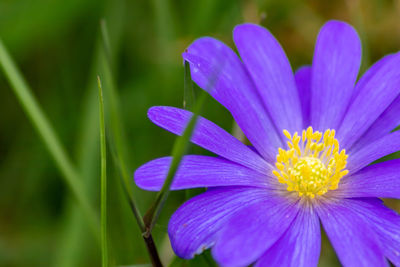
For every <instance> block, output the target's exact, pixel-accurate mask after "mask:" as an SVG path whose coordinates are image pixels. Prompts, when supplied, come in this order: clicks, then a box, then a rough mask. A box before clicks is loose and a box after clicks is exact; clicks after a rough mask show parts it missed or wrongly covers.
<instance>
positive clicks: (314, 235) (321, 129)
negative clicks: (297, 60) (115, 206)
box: [135, 21, 400, 266]
mask: <svg viewBox="0 0 400 267" xmlns="http://www.w3.org/2000/svg"><path fill="white" fill-rule="evenodd" d="M233 39H234V41H235V44H236V47H237V49H238V52H239V54H240V57H241V59H242V60H240V59H239V57H238V56H237V55H236V53H235V52H233V51H232V50H231V49H230V48H229V47H228V46H226V45H225V44H223V43H222V42H220V41H218V40H216V39H213V38H209V37H205V38H200V39H198V40H196V41H195V42H194V43H193V44H191V45H190V46H189V48H188V49H187V51H186V52H185V53H184V54H183V58H184V59H185V60H187V61H188V62H190V64H191V72H192V78H193V80H194V81H195V82H196V83H197V84H198V85H199V86H200V87H201V88H203V89H204V88H205V87H206V86H207V83H208V81H209V80H210V79H211V77H212V75H213V73H215V71H216V70H217V69H218V68H222V70H221V71H220V72H219V75H218V79H217V81H216V83H215V84H214V88H212V90H211V91H210V94H211V95H212V96H213V97H214V98H215V99H216V100H217V101H218V102H220V103H221V104H222V105H223V106H225V107H226V108H227V109H228V110H229V111H230V112H231V114H232V116H233V118H234V119H235V121H236V122H237V123H238V125H239V126H240V128H241V129H242V130H243V132H244V134H245V135H246V137H247V138H248V140H249V141H250V142H251V144H252V146H253V147H254V149H253V148H249V147H248V146H246V145H244V144H243V143H241V142H240V141H239V140H237V139H236V138H235V137H233V136H232V135H230V134H229V133H228V132H226V131H225V130H223V129H221V128H219V127H218V126H217V125H215V124H214V123H212V122H210V121H208V120H206V119H204V118H200V119H199V121H198V123H197V126H196V130H195V132H194V134H193V136H192V139H191V141H192V142H193V143H195V144H197V145H199V146H201V147H203V148H205V149H207V150H209V151H211V152H213V153H215V154H216V155H218V157H209V156H199V155H187V156H185V157H184V159H183V161H182V163H181V166H180V167H179V170H178V172H177V174H176V176H175V180H174V182H173V184H172V189H173V190H179V189H185V188H195V187H207V188H208V190H207V192H205V193H203V194H200V195H198V196H196V197H194V198H192V199H190V200H189V201H187V202H186V203H184V204H183V205H182V206H181V207H180V208H179V209H178V210H177V211H176V212H175V213H174V214H173V216H172V218H171V220H170V223H169V227H168V233H169V236H170V240H171V244H172V247H173V249H174V251H175V252H176V254H177V255H178V256H180V257H182V258H186V259H189V258H192V257H193V256H194V255H195V254H198V253H201V252H202V251H203V250H204V249H207V248H210V247H212V255H213V257H214V258H215V260H216V261H217V262H218V263H219V264H221V265H222V266H245V265H248V264H251V263H255V266H317V263H318V258H319V254H320V245H321V234H320V232H321V229H320V222H321V223H322V226H323V228H324V229H325V231H326V233H327V235H328V237H329V239H330V241H331V243H332V245H333V247H334V249H335V250H336V253H337V255H338V257H339V260H340V261H341V263H342V264H343V265H344V266H387V264H388V262H387V261H388V260H389V261H391V262H392V263H394V264H395V265H397V266H400V216H399V215H398V214H396V212H394V211H392V210H390V209H388V208H387V207H385V206H384V205H383V203H382V201H381V200H380V199H379V198H400V171H399V170H400V160H398V159H395V160H390V161H386V162H383V163H377V164H374V165H369V164H370V163H371V162H373V161H375V160H377V159H379V158H381V157H383V156H385V155H388V154H390V153H393V152H395V151H398V150H400V132H391V131H392V130H393V129H394V128H395V127H396V126H397V125H399V123H400V115H399V114H400V95H399V93H400V67H399V66H400V53H397V54H392V55H388V56H386V57H384V58H382V59H381V60H379V61H378V62H377V63H375V64H374V65H373V66H372V67H371V68H370V69H369V70H368V71H367V72H366V73H365V74H364V75H362V76H361V78H360V79H359V80H358V81H357V82H356V80H357V75H358V71H359V67H360V61H361V44H360V40H359V37H358V35H357V33H356V32H355V30H354V29H353V28H352V27H351V26H349V25H348V24H346V23H343V22H339V21H330V22H328V23H326V24H325V25H324V26H323V27H322V29H321V31H320V33H319V35H318V39H317V42H316V46H315V52H314V59H313V62H312V65H311V66H306V67H302V68H300V69H299V70H298V71H297V72H296V73H295V74H294V75H293V72H292V69H291V66H290V64H289V61H288V59H287V58H286V55H285V53H284V51H283V50H282V48H281V46H280V45H279V43H278V42H277V41H276V39H275V38H274V37H273V36H272V35H271V33H269V32H268V31H267V30H266V29H264V28H262V27H260V26H257V25H253V24H243V25H239V26H237V27H236V28H235V29H234V32H233ZM221 66H222V67H221ZM191 115H192V114H191V113H190V112H188V111H185V110H182V109H178V108H174V107H152V108H151V109H150V110H149V112H148V116H149V118H150V119H151V120H152V121H153V122H154V123H155V124H157V125H159V126H160V127H162V128H165V129H166V130H168V131H170V132H172V133H174V134H178V135H179V134H182V132H183V130H184V128H185V126H186V124H187V122H188V120H189V118H190V117H191ZM170 162H171V158H170V157H165V158H159V159H156V160H153V161H151V162H148V163H146V164H145V165H143V166H141V167H140V168H139V169H138V170H137V171H136V173H135V181H136V184H137V185H138V186H139V187H141V188H143V189H146V190H154V191H156V190H159V189H160V188H161V186H162V184H163V182H164V180H165V177H166V174H167V171H168V168H169V164H170Z"/></svg>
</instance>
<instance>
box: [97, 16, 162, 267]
mask: <svg viewBox="0 0 400 267" xmlns="http://www.w3.org/2000/svg"><path fill="white" fill-rule="evenodd" d="M101 33H102V34H101V36H102V41H103V51H104V57H105V60H104V62H103V68H104V78H105V80H106V82H107V85H108V86H106V93H107V95H108V99H109V107H110V115H111V117H110V126H111V127H110V129H111V137H112V138H111V139H109V141H110V144H111V146H110V147H111V152H112V155H113V158H114V162H115V163H116V165H117V167H118V169H119V171H120V174H121V183H122V188H123V190H124V192H125V195H126V197H127V200H128V203H129V206H130V207H131V210H132V213H133V215H134V217H135V219H136V222H137V224H138V226H139V228H140V231H141V232H142V234H143V239H144V241H145V244H146V248H147V251H148V253H149V256H150V259H151V261H152V264H153V266H156V267H160V266H162V264H161V260H160V257H159V255H158V252H157V249H156V246H155V244H154V241H153V238H152V236H151V234H145V233H146V232H147V231H146V229H147V228H146V226H145V223H144V220H143V217H142V215H141V213H140V211H139V209H138V206H137V204H136V203H135V199H134V198H133V192H132V186H131V184H130V181H131V176H130V174H129V172H128V171H127V168H126V164H125V162H126V161H125V153H124V147H125V146H126V143H127V142H126V140H125V135H124V131H123V125H122V122H121V121H120V118H121V116H120V114H119V101H118V95H117V92H116V85H115V79H114V76H113V73H112V66H111V65H112V61H111V53H110V48H111V47H110V41H109V37H108V36H109V34H108V30H107V25H106V21H105V20H102V21H101Z"/></svg>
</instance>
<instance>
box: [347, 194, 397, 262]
mask: <svg viewBox="0 0 400 267" xmlns="http://www.w3.org/2000/svg"><path fill="white" fill-rule="evenodd" d="M346 201H349V202H351V206H352V207H353V208H355V209H356V210H357V212H359V213H360V214H361V215H362V216H363V217H364V218H365V221H367V222H368V224H369V225H370V227H371V228H372V229H374V230H375V232H376V233H377V236H378V237H379V240H380V241H381V243H382V244H383V251H384V253H385V256H386V257H387V258H388V259H389V260H390V261H391V262H392V263H393V264H394V265H395V266H400V216H399V214H397V213H396V212H395V211H393V210H391V209H389V208H387V207H385V205H383V203H382V201H381V200H380V199H377V198H368V199H367V198H362V199H349V200H346Z"/></svg>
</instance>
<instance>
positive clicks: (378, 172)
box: [334, 159, 400, 198]
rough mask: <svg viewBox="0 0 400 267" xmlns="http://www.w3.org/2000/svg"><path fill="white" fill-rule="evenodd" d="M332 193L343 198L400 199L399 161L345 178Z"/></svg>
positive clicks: (388, 162) (377, 165)
mask: <svg viewBox="0 0 400 267" xmlns="http://www.w3.org/2000/svg"><path fill="white" fill-rule="evenodd" d="M334 192H335V194H337V195H340V196H343V197H383V198H400V159H394V160H389V161H386V162H382V163H377V164H374V165H371V166H368V167H366V168H364V169H362V170H361V171H359V172H357V173H355V174H353V175H351V176H349V177H345V178H344V179H342V180H341V182H340V185H339V188H338V189H337V190H335V191H334Z"/></svg>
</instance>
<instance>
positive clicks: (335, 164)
mask: <svg viewBox="0 0 400 267" xmlns="http://www.w3.org/2000/svg"><path fill="white" fill-rule="evenodd" d="M283 133H284V134H285V136H286V137H287V138H288V139H289V141H288V142H287V144H288V146H289V149H288V150H284V149H282V148H279V150H278V155H277V157H276V163H275V166H276V168H277V169H276V170H274V171H273V174H274V175H275V176H276V177H277V178H278V181H279V182H280V183H282V184H286V185H287V190H288V191H296V192H298V194H299V196H300V197H302V196H306V197H310V198H314V197H315V196H316V195H323V194H325V193H326V192H328V190H335V189H337V188H338V185H339V182H340V179H341V178H342V177H343V176H345V175H346V174H347V173H348V170H346V169H345V168H346V164H347V157H348V156H347V155H346V151H345V150H344V149H342V150H341V151H340V150H339V142H338V140H337V139H336V138H335V130H330V129H328V130H326V131H325V133H324V134H322V133H321V132H318V131H315V132H314V131H313V129H312V127H308V128H307V130H303V132H302V135H301V136H299V135H298V134H297V132H295V133H294V135H293V136H291V135H290V133H289V132H288V131H286V130H283Z"/></svg>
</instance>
